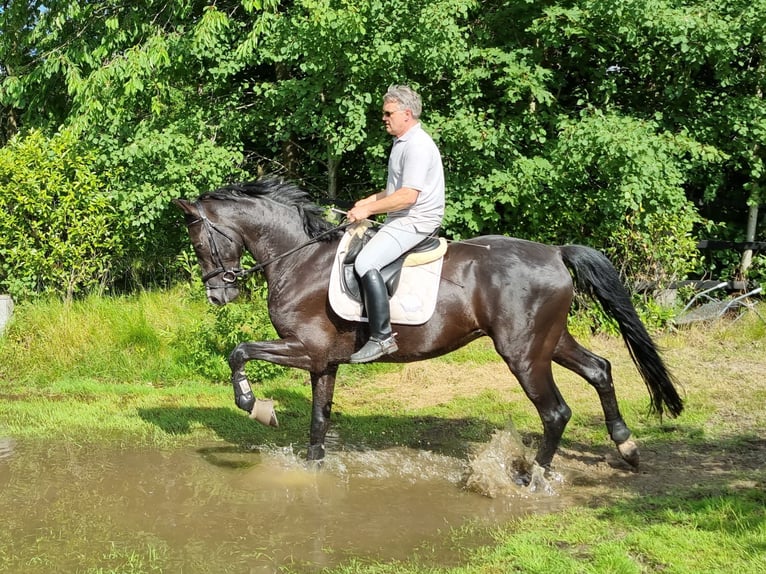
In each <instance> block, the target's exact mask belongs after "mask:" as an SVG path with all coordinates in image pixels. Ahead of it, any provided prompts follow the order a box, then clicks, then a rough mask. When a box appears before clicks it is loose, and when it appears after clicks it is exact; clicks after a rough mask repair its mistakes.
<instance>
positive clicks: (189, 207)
mask: <svg viewBox="0 0 766 574" xmlns="http://www.w3.org/2000/svg"><path fill="white" fill-rule="evenodd" d="M173 203H175V204H176V205H177V206H178V207H180V208H181V209H182V210H183V212H184V213H185V214H187V215H192V216H196V215H197V210H196V209H195V207H194V205H193V204H192V203H191V202H189V201H186V200H185V199H181V198H178V199H174V200H173Z"/></svg>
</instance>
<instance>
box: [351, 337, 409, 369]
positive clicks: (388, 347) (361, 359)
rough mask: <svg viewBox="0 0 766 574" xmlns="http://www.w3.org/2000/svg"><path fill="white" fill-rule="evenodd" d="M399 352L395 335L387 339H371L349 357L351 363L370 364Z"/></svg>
mask: <svg viewBox="0 0 766 574" xmlns="http://www.w3.org/2000/svg"><path fill="white" fill-rule="evenodd" d="M398 350H399V345H397V344H396V339H394V336H393V335H390V336H389V337H387V338H385V339H378V338H377V337H370V339H369V341H367V342H366V343H365V344H364V346H363V347H362V348H361V349H359V350H358V351H357V352H356V353H354V354H353V355H351V357H349V362H350V363H368V362H370V361H374V360H375V359H380V358H381V357H382V356H384V355H390V354H391V353H395V352H396V351H398Z"/></svg>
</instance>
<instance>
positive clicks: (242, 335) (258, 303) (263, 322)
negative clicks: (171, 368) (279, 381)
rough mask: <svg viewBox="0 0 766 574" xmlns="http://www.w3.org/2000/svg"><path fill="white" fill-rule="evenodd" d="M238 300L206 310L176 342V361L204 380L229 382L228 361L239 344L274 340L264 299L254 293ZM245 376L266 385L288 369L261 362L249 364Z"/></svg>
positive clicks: (274, 336) (275, 336)
mask: <svg viewBox="0 0 766 574" xmlns="http://www.w3.org/2000/svg"><path fill="white" fill-rule="evenodd" d="M241 298H242V299H243V300H242V301H239V302H237V303H230V304H228V305H226V306H223V307H212V306H208V307H207V308H206V311H205V314H204V316H203V317H201V318H200V321H199V322H198V323H197V324H195V325H194V326H193V327H192V328H190V329H187V330H185V331H183V332H181V333H180V334H179V336H178V338H177V345H178V347H179V355H178V360H179V361H180V362H181V363H182V364H185V365H187V366H188V367H189V369H191V370H192V371H193V372H195V373H196V374H197V375H199V376H202V377H204V378H205V379H207V380H211V381H217V382H228V381H229V380H230V378H231V369H230V368H229V364H228V361H227V359H228V357H229V354H230V353H231V352H232V351H233V350H234V347H236V346H237V345H238V344H239V343H243V342H246V341H263V340H269V339H276V338H277V335H276V332H275V331H274V327H273V326H272V325H271V320H270V319H269V315H268V309H267V307H266V301H265V298H264V297H263V296H262V295H260V294H258V293H257V292H256V293H253V294H252V295H251V296H250V297H243V296H241ZM245 372H246V373H247V376H248V378H250V380H252V381H265V380H269V379H272V378H275V377H278V376H281V375H284V374H285V373H286V372H287V369H286V368H285V367H280V366H279V365H274V364H272V363H266V362H264V361H251V362H250V363H248V364H247V365H246V367H245Z"/></svg>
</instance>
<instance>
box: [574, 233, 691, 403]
mask: <svg viewBox="0 0 766 574" xmlns="http://www.w3.org/2000/svg"><path fill="white" fill-rule="evenodd" d="M559 249H560V251H561V255H562V257H563V259H564V263H565V264H566V265H567V267H569V269H570V270H571V271H572V274H573V275H574V279H575V284H576V286H577V288H578V289H579V290H581V291H583V292H585V293H587V294H588V295H589V296H590V297H591V298H593V299H595V300H596V301H598V302H599V303H601V306H602V307H603V308H604V311H605V312H606V313H607V314H608V315H609V316H610V317H612V318H614V319H615V320H616V321H617V324H618V325H619V327H620V332H621V333H622V338H623V339H624V340H625V344H626V345H627V346H628V351H629V352H630V356H631V358H632V359H633V363H634V364H635V365H636V368H638V371H639V373H641V377H642V378H643V379H644V383H646V387H647V389H649V394H650V396H651V399H652V402H651V407H652V410H654V411H656V412H657V413H659V414H660V415H662V413H663V412H664V410H665V408H667V410H668V412H669V413H670V414H671V415H672V416H678V415H679V414H681V411H682V410H683V408H684V405H683V401H682V400H681V397H679V396H678V392H677V391H676V388H675V379H674V378H673V376H672V375H671V374H670V373H669V372H668V369H667V367H665V363H664V362H663V360H662V357H660V354H659V352H658V351H657V347H656V346H655V344H654V341H652V338H651V337H650V336H649V333H648V332H647V330H646V327H644V325H643V323H641V319H639V317H638V314H637V313H636V309H635V308H634V307H633V302H632V301H631V300H630V295H629V294H628V291H627V289H625V286H624V285H623V284H622V282H621V281H620V276H619V274H618V273H617V270H616V269H615V268H614V266H613V265H612V263H611V262H610V261H609V259H608V258H607V257H606V256H605V255H604V254H603V253H601V252H599V251H596V250H595V249H591V248H590V247H584V246H582V245H564V246H561V247H560V248H559Z"/></svg>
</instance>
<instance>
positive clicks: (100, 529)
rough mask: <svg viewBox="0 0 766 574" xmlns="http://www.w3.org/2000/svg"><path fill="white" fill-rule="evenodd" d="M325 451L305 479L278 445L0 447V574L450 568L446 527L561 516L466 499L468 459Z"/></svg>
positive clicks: (299, 464)
mask: <svg viewBox="0 0 766 574" xmlns="http://www.w3.org/2000/svg"><path fill="white" fill-rule="evenodd" d="M333 448H334V449H337V450H333V452H332V454H331V456H328V458H327V459H326V461H325V463H324V464H323V466H322V468H321V469H320V470H312V469H308V468H307V467H306V465H305V463H304V462H303V461H302V460H301V459H300V458H299V457H297V456H295V455H294V454H293V453H292V451H290V450H284V449H277V448H274V449H262V450H260V451H247V450H242V449H236V448H233V447H230V446H225V445H222V444H214V445H210V446H207V447H205V448H201V449H198V450H173V451H170V452H163V451H158V450H151V449H130V448H123V449H119V448H116V449H109V448H105V447H104V448H102V447H94V446H92V445H88V446H78V445H74V444H68V443H25V442H20V443H14V442H13V441H10V440H8V439H2V438H0V487H2V490H1V491H0V508H2V509H3V528H2V529H0V572H25V573H29V574H33V573H36V572H51V571H53V572H88V571H89V570H90V571H127V572H155V571H166V572H194V573H203V572H216V573H223V572H254V573H262V572H263V573H266V572H277V571H278V568H279V567H281V566H289V567H290V568H292V569H294V570H295V571H300V572H312V571H316V570H318V569H320V568H322V567H326V566H333V565H336V564H339V563H341V562H342V561H344V560H345V559H348V558H350V557H358V558H369V559H374V560H390V559H394V558H405V557H407V556H409V555H411V553H412V552H413V551H415V550H416V549H418V548H419V549H421V550H420V551H421V553H422V554H424V553H426V552H427V553H428V554H427V555H428V556H429V562H430V563H433V564H435V565H437V564H448V563H450V562H451V561H454V560H455V559H456V558H457V557H456V556H454V555H452V554H451V550H450V548H451V546H452V544H451V543H450V540H449V536H448V533H449V531H450V529H451V528H457V527H460V526H461V525H464V524H466V523H468V522H471V523H478V524H481V525H492V524H496V523H499V522H502V521H506V520H508V519H509V518H511V517H513V516H518V515H519V514H523V513H528V512H536V511H550V510H553V509H555V508H556V507H557V506H559V505H560V501H559V499H558V497H555V496H550V495H547V494H544V493H541V494H533V493H530V492H529V490H528V489H527V490H522V489H519V490H518V491H517V493H516V495H515V496H514V495H513V493H510V495H509V496H504V497H496V498H490V497H487V496H481V495H479V494H476V493H475V492H470V491H468V490H466V489H464V488H463V487H462V485H463V483H464V476H465V473H466V470H467V468H466V464H465V461H461V460H458V459H455V458H451V457H447V456H442V455H439V454H435V453H432V452H427V451H421V450H412V449H406V448H392V449H388V450H376V451H369V450H342V449H341V448H339V447H337V446H334V447H333ZM506 494H508V493H507V492H506Z"/></svg>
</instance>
